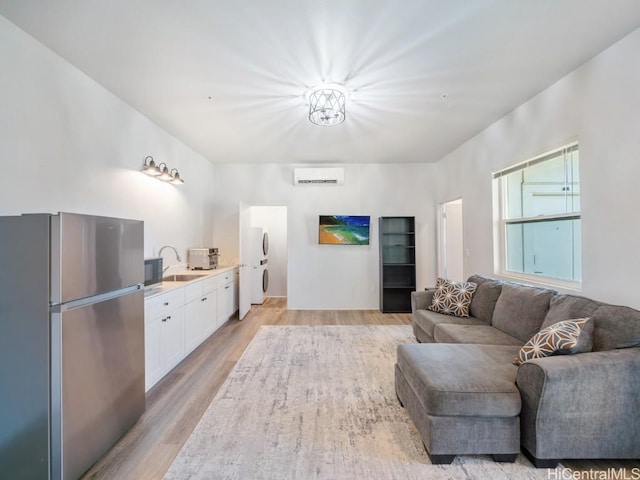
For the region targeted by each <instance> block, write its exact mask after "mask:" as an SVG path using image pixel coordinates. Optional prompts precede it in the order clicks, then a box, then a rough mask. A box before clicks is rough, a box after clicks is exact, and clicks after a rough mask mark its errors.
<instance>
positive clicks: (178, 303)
mask: <svg viewBox="0 0 640 480" xmlns="http://www.w3.org/2000/svg"><path fill="white" fill-rule="evenodd" d="M148 302H149V305H147V304H145V321H144V324H145V325H144V343H145V352H144V353H145V389H146V390H148V389H149V388H151V387H152V386H153V385H154V384H155V383H156V382H157V381H158V380H159V379H160V378H162V377H163V376H164V375H165V374H166V373H167V372H168V371H169V370H171V369H172V368H173V367H175V366H176V365H177V364H178V363H179V362H180V360H182V359H183V358H184V353H185V350H184V313H185V309H184V296H183V292H182V289H180V291H172V292H168V293H166V294H163V295H159V296H157V297H155V298H153V299H151V300H149V301H148Z"/></svg>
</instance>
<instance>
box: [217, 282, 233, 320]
mask: <svg viewBox="0 0 640 480" xmlns="http://www.w3.org/2000/svg"><path fill="white" fill-rule="evenodd" d="M228 291H229V285H224V286H221V287H220V288H218V290H217V294H218V295H217V298H218V322H217V328H219V327H220V326H222V325H223V324H224V322H226V321H227V319H228V318H229V313H228V312H229V308H230V305H229V297H228V295H227V292H228Z"/></svg>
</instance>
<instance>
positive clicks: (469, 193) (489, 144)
mask: <svg viewBox="0 0 640 480" xmlns="http://www.w3.org/2000/svg"><path fill="white" fill-rule="evenodd" d="M638 52H640V30H636V31H635V32H634V33H632V34H631V35H629V36H628V37H626V38H625V39H623V40H621V41H620V42H618V43H617V44H615V45H613V46H612V47H610V48H609V49H608V50H606V51H605V52H603V53H602V54H600V55H598V56H597V57H595V58H593V59H592V60H591V61H589V62H588V63H586V64H584V65H583V66H582V67H580V68H578V69H577V70H575V71H574V72H572V73H571V74H569V75H568V76H566V77H565V78H563V79H562V80H561V81H559V82H557V83H556V84H554V85H552V86H551V87H549V88H548V89H546V90H544V91H543V92H542V93H540V94H539V95H537V96H536V97H535V98H533V99H532V100H530V101H529V102H527V103H525V104H523V105H522V106H520V107H519V108H517V109H516V110H514V111H513V112H512V113H511V114H509V115H507V116H506V117H504V118H503V119H501V120H500V121H498V122H496V123H495V124H493V125H492V126H491V127H489V128H487V129H486V130H485V131H483V132H481V133H480V134H479V135H477V136H475V137H474V138H472V139H471V140H470V141H468V142H466V143H465V144H464V145H462V146H461V147H459V148H458V149H457V150H455V151H454V152H452V153H451V154H449V155H447V156H446V157H445V158H444V159H442V160H441V161H440V162H439V163H438V164H437V175H436V178H437V182H436V183H435V185H437V191H436V193H435V198H436V201H438V202H442V201H446V200H447V199H450V198H456V197H463V198H464V205H465V208H464V214H463V215H464V242H465V249H468V250H469V251H470V256H469V257H466V258H465V263H464V270H465V275H467V276H468V275H469V274H472V273H484V274H493V261H494V259H493V247H492V242H493V231H492V228H493V220H492V185H491V174H492V172H493V171H496V170H499V169H501V168H504V167H506V166H508V165H510V164H513V163H516V162H519V161H522V160H525V159H527V158H530V157H533V156H535V155H536V154H538V153H542V152H544V151H548V150H550V149H551V148H553V147H557V146H561V145H563V144H565V143H567V142H568V141H570V140H572V139H576V138H577V139H578V141H579V142H580V177H581V187H580V188H581V203H582V238H583V258H582V268H583V285H582V294H583V295H585V296H588V297H591V298H594V299H598V300H602V301H606V302H611V303H619V304H624V305H629V306H632V307H635V308H640V296H639V295H638V293H637V283H638V281H637V278H638V272H640V255H638V252H637V245H638V241H639V239H640V222H638V221H637V213H636V211H637V205H638V204H640V190H639V189H638V187H637V185H638V178H640V130H639V129H640V89H639V88H638V86H639V85H640V62H638Z"/></svg>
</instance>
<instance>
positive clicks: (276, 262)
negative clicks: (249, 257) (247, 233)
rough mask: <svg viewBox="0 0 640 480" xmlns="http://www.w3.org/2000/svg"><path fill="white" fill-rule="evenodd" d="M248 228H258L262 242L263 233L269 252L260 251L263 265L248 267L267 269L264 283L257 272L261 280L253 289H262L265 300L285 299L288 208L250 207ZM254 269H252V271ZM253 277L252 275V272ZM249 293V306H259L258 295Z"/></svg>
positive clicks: (255, 283)
mask: <svg viewBox="0 0 640 480" xmlns="http://www.w3.org/2000/svg"><path fill="white" fill-rule="evenodd" d="M250 217H251V227H252V228H253V229H261V230H262V232H261V235H260V237H261V238H262V239H264V237H265V234H266V237H267V238H268V250H267V252H268V253H265V252H264V249H262V256H263V261H264V260H266V263H264V264H263V265H262V267H261V266H260V265H259V263H260V262H258V261H255V260H256V259H254V260H253V261H252V263H255V265H253V266H252V267H251V269H252V270H256V269H260V268H263V269H264V270H266V278H268V281H267V282H266V284H265V282H264V278H265V272H261V273H260V281H254V282H253V284H252V287H251V288H252V289H253V290H255V289H261V288H263V287H264V292H263V293H264V297H276V298H285V299H286V298H287V269H288V255H287V249H288V246H287V207H286V206H261V205H253V206H251V208H250ZM254 267H255V268H254ZM254 274H255V272H254ZM255 293H256V292H252V297H253V298H254V301H252V303H262V302H260V301H259V300H255V299H256V298H259V297H260V296H259V295H255Z"/></svg>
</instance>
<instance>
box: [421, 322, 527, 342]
mask: <svg viewBox="0 0 640 480" xmlns="http://www.w3.org/2000/svg"><path fill="white" fill-rule="evenodd" d="M433 333H434V337H433V338H434V339H435V341H436V342H438V343H473V344H482V345H511V346H517V347H520V346H522V344H523V343H524V342H522V341H521V340H518V339H517V338H515V337H512V336H511V335H509V334H507V333H504V332H503V331H502V330H498V329H497V328H495V327H492V326H491V325H454V324H450V323H441V324H439V325H436V326H435V328H434V330H433Z"/></svg>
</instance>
